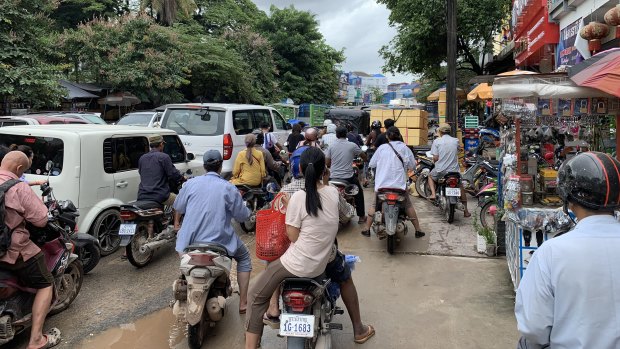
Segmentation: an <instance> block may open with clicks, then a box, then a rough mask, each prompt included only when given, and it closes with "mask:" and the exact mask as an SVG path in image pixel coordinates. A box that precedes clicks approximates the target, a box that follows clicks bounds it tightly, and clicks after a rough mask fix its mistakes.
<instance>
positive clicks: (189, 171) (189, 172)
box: [185, 168, 194, 175]
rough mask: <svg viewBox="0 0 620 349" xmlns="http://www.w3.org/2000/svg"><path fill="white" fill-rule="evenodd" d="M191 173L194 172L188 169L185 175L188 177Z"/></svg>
mask: <svg viewBox="0 0 620 349" xmlns="http://www.w3.org/2000/svg"><path fill="white" fill-rule="evenodd" d="M192 173H194V172H193V171H192V169H191V168H189V169H187V171H185V174H188V175H191V174H192Z"/></svg>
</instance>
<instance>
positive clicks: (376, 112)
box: [370, 109, 383, 120]
mask: <svg viewBox="0 0 620 349" xmlns="http://www.w3.org/2000/svg"><path fill="white" fill-rule="evenodd" d="M370 120H383V110H381V109H371V110H370Z"/></svg>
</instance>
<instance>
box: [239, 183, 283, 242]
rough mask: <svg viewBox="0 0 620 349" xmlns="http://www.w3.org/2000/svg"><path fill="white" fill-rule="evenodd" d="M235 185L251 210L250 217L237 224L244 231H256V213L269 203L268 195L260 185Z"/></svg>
mask: <svg viewBox="0 0 620 349" xmlns="http://www.w3.org/2000/svg"><path fill="white" fill-rule="evenodd" d="M274 183H275V181H274ZM236 187H237V189H238V190H239V193H240V194H241V197H243V201H244V202H245V205H246V207H247V208H248V209H250V211H252V214H251V215H250V218H249V219H247V220H246V221H245V222H239V226H241V230H243V231H244V232H246V233H252V232H254V231H256V213H257V212H258V210H260V209H262V208H263V207H264V206H265V205H266V204H267V203H269V196H270V195H269V193H268V192H267V191H266V190H265V189H263V188H262V187H258V188H255V187H250V186H247V185H237V186H236Z"/></svg>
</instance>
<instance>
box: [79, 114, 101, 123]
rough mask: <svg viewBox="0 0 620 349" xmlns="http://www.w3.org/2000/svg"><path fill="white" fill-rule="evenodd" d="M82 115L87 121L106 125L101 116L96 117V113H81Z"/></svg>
mask: <svg viewBox="0 0 620 349" xmlns="http://www.w3.org/2000/svg"><path fill="white" fill-rule="evenodd" d="M82 117H83V118H84V119H86V120H88V121H89V122H92V123H93V124H98V125H107V124H106V122H105V121H104V120H103V119H102V118H100V117H98V116H97V115H82Z"/></svg>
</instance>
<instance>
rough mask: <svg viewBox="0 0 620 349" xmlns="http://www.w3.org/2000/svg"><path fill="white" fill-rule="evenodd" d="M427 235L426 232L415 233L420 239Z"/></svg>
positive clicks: (417, 231)
mask: <svg viewBox="0 0 620 349" xmlns="http://www.w3.org/2000/svg"><path fill="white" fill-rule="evenodd" d="M425 235H426V234H425V233H424V232H421V231H419V230H416V232H415V237H416V238H418V239H419V238H422V237H424V236H425Z"/></svg>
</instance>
